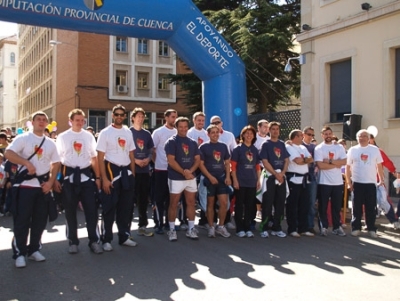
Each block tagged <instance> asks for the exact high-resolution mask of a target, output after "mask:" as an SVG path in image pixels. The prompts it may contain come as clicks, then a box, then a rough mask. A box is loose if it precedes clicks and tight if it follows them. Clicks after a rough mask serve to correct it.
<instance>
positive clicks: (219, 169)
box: [199, 142, 230, 179]
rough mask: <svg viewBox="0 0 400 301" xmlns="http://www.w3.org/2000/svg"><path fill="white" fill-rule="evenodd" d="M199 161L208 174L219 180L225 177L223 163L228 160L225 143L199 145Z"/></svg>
mask: <svg viewBox="0 0 400 301" xmlns="http://www.w3.org/2000/svg"><path fill="white" fill-rule="evenodd" d="M199 149H200V159H201V161H204V166H205V168H206V169H207V170H208V172H209V173H210V174H211V175H212V176H213V177H215V178H217V179H219V178H221V177H223V176H224V175H225V161H226V160H228V159H229V158H230V155H229V150H228V147H227V146H226V144H225V143H221V142H217V143H211V142H205V143H203V144H202V145H200V148H199Z"/></svg>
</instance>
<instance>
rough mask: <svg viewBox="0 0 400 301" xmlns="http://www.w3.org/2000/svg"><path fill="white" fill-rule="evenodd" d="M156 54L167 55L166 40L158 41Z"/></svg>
mask: <svg viewBox="0 0 400 301" xmlns="http://www.w3.org/2000/svg"><path fill="white" fill-rule="evenodd" d="M158 55H161V56H169V46H168V43H167V42H164V41H159V42H158Z"/></svg>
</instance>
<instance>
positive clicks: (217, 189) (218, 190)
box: [206, 182, 230, 197]
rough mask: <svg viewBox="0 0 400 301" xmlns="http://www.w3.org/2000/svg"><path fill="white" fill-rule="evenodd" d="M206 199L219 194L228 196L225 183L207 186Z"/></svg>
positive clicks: (227, 188)
mask: <svg viewBox="0 0 400 301" xmlns="http://www.w3.org/2000/svg"><path fill="white" fill-rule="evenodd" d="M206 188H207V197H212V196H217V195H219V194H229V192H230V190H229V187H228V186H227V185H226V184H225V183H221V182H219V183H218V184H215V185H208V186H207V187H206Z"/></svg>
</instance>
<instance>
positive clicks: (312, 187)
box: [307, 180, 317, 229]
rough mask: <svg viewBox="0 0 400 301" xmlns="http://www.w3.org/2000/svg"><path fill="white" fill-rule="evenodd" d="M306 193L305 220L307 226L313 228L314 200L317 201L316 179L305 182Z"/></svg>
mask: <svg viewBox="0 0 400 301" xmlns="http://www.w3.org/2000/svg"><path fill="white" fill-rule="evenodd" d="M307 193H308V200H309V202H308V214H307V222H308V228H309V229H314V218H315V202H316V201H317V181H315V180H314V181H312V182H310V183H308V184H307Z"/></svg>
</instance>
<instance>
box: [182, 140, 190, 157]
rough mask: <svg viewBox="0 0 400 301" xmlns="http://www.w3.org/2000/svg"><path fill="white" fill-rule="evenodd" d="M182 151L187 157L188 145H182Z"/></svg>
mask: <svg viewBox="0 0 400 301" xmlns="http://www.w3.org/2000/svg"><path fill="white" fill-rule="evenodd" d="M182 150H183V152H184V153H185V155H186V156H187V155H189V145H187V144H185V143H182Z"/></svg>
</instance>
